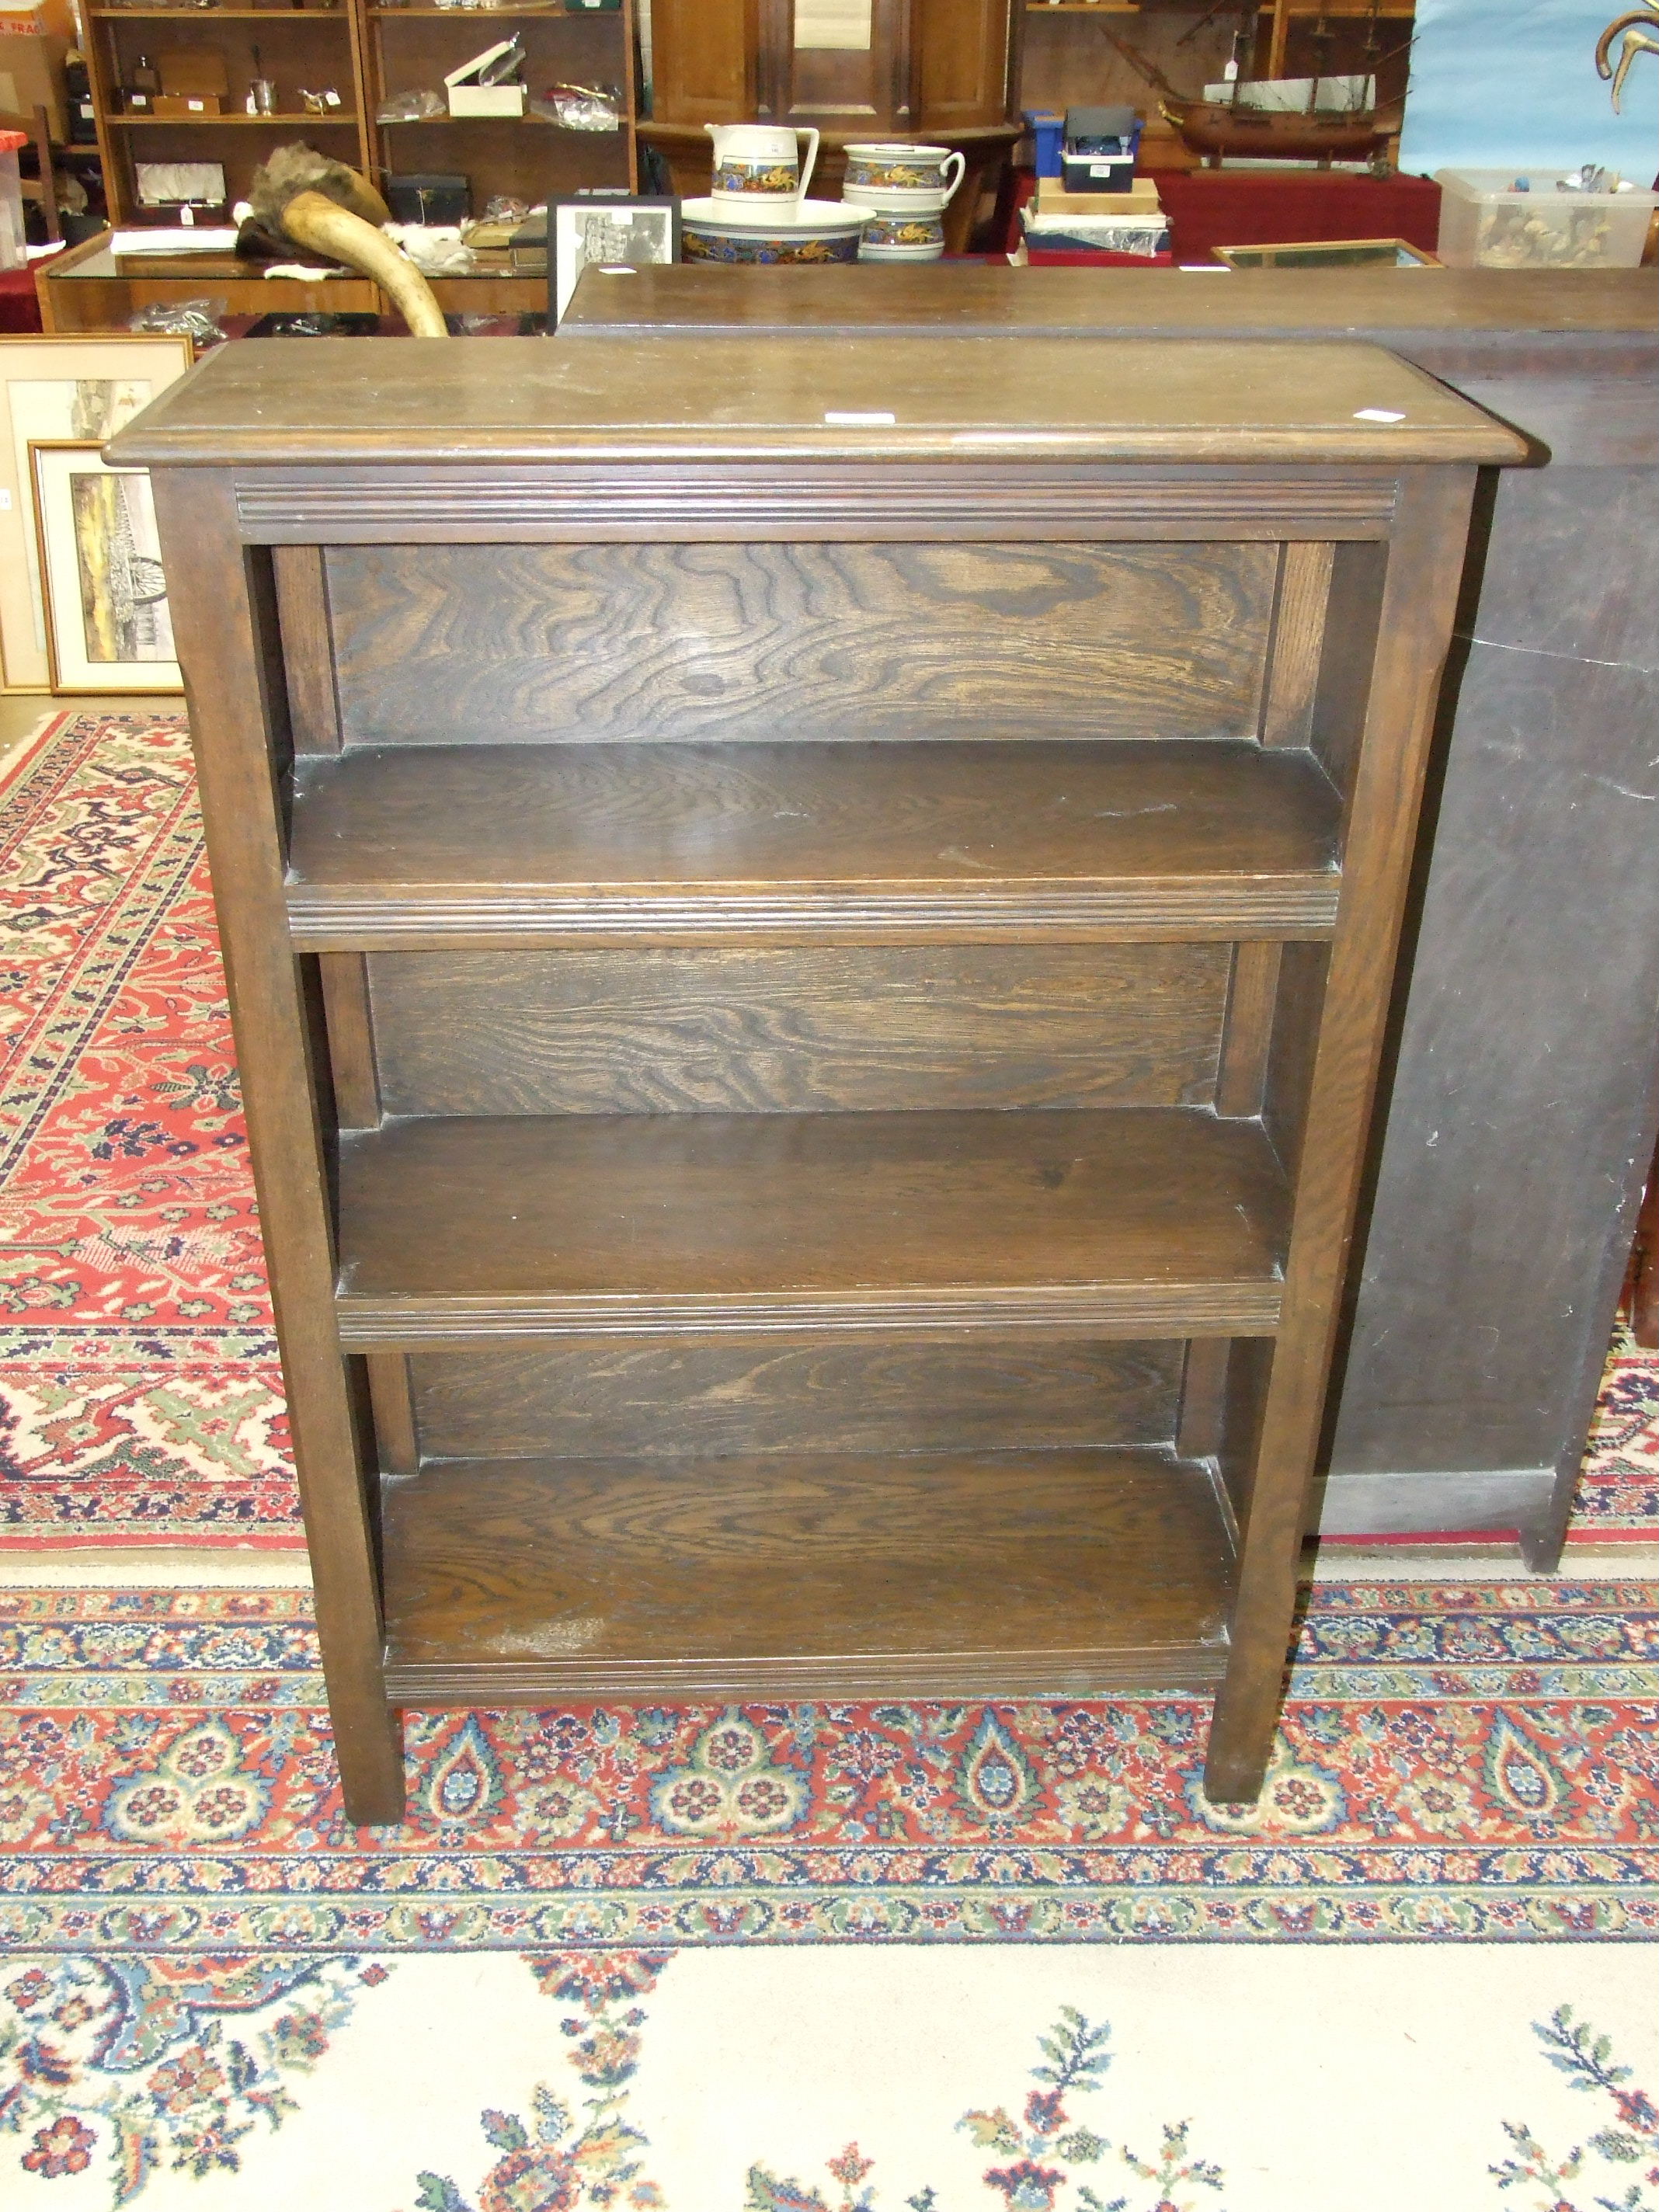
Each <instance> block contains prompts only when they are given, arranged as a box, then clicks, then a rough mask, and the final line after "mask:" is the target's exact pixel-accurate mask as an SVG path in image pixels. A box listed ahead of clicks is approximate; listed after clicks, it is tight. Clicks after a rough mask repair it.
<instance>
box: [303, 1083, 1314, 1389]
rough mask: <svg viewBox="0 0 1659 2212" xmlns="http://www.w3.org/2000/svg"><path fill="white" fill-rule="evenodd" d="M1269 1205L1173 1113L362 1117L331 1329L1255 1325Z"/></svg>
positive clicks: (404, 1332)
mask: <svg viewBox="0 0 1659 2212" xmlns="http://www.w3.org/2000/svg"><path fill="white" fill-rule="evenodd" d="M1288 1212H1289V1206H1288V1194H1287V1193H1286V1191H1285V1179H1284V1173H1283V1170H1282V1169H1281V1168H1280V1166H1279V1163H1278V1161H1277V1159H1276V1158H1274V1156H1273V1149H1272V1146H1270V1145H1269V1143H1268V1142H1267V1138H1266V1137H1265V1135H1264V1134H1263V1133H1262V1132H1261V1129H1260V1128H1259V1127H1258V1126H1257V1125H1256V1124H1255V1122H1253V1121H1224V1120H1220V1119H1218V1118H1217V1117H1216V1116H1215V1115H1212V1114H1207V1113H1203V1112H1200V1111H1197V1110H1194V1109H1127V1108H1126V1109H1120V1110H1119V1111H1117V1112H1115V1113H1096V1112H1087V1113H1065V1112H1048V1113H1042V1114H1010V1113H982V1114H973V1113H950V1114H937V1113H927V1112H922V1111H914V1110H913V1111H910V1112H902V1113H893V1114H883V1113H862V1114H858V1113H854V1114H789V1115H785V1114H766V1113H762V1114H739V1115H724V1114H641V1115H607V1114H567V1115H501V1116H492V1117H489V1118H488V1119H482V1120H473V1119H465V1118H462V1117H459V1116H456V1117H449V1116H445V1117H442V1118H436V1117H431V1118H423V1119H421V1120H412V1121H388V1122H386V1124H384V1125H383V1126H382V1127H380V1128H379V1129H377V1130H374V1131H365V1132H358V1133H352V1134H349V1135H348V1136H347V1137H346V1138H345V1139H344V1140H343V1146H342V1151H341V1160H340V1293H339V1322H340V1334H341V1340H342V1342H343V1343H345V1344H348V1345H350V1346H354V1347H357V1348H361V1349H364V1350H370V1349H373V1350H377V1351H379V1350H397V1349H401V1348H404V1347H406V1346H410V1345H414V1344H420V1343H433V1342H444V1343H455V1342H460V1341H463V1340H467V1339H470V1338H474V1337H484V1336H496V1335H506V1336H530V1335H556V1334H576V1333H580V1332H605V1333H612V1334H639V1335H645V1334H660V1333H662V1332H664V1331H673V1330H679V1329H684V1330H699V1331H701V1330H708V1331H714V1330H721V1331H755V1330H763V1329H764V1330H775V1329H782V1328H822V1329H908V1330H912V1331H914V1330H917V1329H923V1328H951V1329H957V1328H977V1329H981V1330H987V1329H989V1330H998V1329H1001V1330H1008V1331H1012V1330H1024V1329H1039V1330H1048V1331H1052V1332H1059V1333H1064V1332H1069V1333H1071V1334H1074V1335H1075V1334H1083V1335H1102V1334H1103V1335H1115V1336H1134V1337H1142V1336H1160V1335H1161V1336H1182V1337H1185V1336H1192V1335H1195V1334H1200V1332H1202V1331H1204V1330H1206V1329H1207V1330H1212V1331H1213V1332H1215V1333H1216V1334H1225V1335H1234V1334H1240V1335H1245V1334H1265V1333H1267V1332H1270V1331H1271V1330H1272V1329H1273V1328H1274V1326H1275V1324H1276V1323H1277V1322H1278V1319H1279V1295H1280V1291H1281V1287H1282V1281H1281V1262H1282V1260H1283V1256H1284V1250H1285V1222H1286V1219H1287V1217H1288Z"/></svg>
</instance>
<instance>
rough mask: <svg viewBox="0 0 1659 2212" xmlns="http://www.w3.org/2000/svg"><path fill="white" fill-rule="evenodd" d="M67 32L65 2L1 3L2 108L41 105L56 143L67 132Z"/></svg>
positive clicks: (22, 110) (22, 111)
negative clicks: (26, 5)
mask: <svg viewBox="0 0 1659 2212" xmlns="http://www.w3.org/2000/svg"><path fill="white" fill-rule="evenodd" d="M71 37H72V28H71V26H70V18H69V9H68V7H67V5H66V4H64V5H62V6H60V5H58V4H57V0H52V4H47V5H43V6H41V7H39V8H5V7H0V110H3V112H5V113H6V114H8V115H33V112H34V111H35V109H36V108H37V107H44V108H45V109H46V113H47V116H48V117H49V118H50V119H51V125H52V138H53V141H54V143H57V144H58V145H62V144H64V143H65V142H66V141H67V139H68V137H69V106H68V102H67V100H66V98H65V95H64V55H65V54H66V53H67V52H69V49H70V40H71Z"/></svg>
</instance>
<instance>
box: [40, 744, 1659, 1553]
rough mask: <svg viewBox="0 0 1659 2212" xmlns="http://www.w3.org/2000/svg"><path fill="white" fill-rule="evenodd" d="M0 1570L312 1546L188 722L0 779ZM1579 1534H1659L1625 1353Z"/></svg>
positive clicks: (1652, 1416)
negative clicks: (123, 1551) (6, 1557)
mask: <svg viewBox="0 0 1659 2212" xmlns="http://www.w3.org/2000/svg"><path fill="white" fill-rule="evenodd" d="M0 943H3V947H4V951H3V955H0V960H3V983H4V989H3V993H0V1001H3V1014H0V1022H3V1025H4V1026H3V1031H0V1550H6V1549H9V1550H13V1551H18V1550H27V1549H30V1548H34V1547H52V1548H53V1549H56V1548H58V1547H62V1546H64V1545H65V1544H76V1543H81V1544H90V1545H98V1546H100V1547H106V1546H110V1545H124V1546H131V1547H143V1546H145V1545H149V1544H165V1545H170V1546H177V1545H180V1544H188V1545H191V1546H196V1547H199V1546H204V1545H205V1546H224V1547H246V1546H255V1547H270V1548H283V1547H287V1548H298V1547H301V1541H302V1539H301V1532H300V1522H299V1506H298V1500H297V1498H296V1496H295V1487H294V1480H293V1474H292V1468H291V1464H290V1462H289V1456H288V1449H287V1426H286V1416H285V1410H284V1407H283V1394H282V1377H281V1372H280V1370H279V1368H278V1366H277V1364H276V1339H275V1336H274V1334H273V1332H272V1325H271V1316H270V1298H269V1293H268V1291H267V1288H266V1284H265V1276H264V1257H263V1253H262V1250H261V1247H260V1243H259V1234H258V1223H257V1220H256V1218H255V1208H254V1200H253V1188H252V1179H251V1177H250V1176H249V1173H248V1167H247V1158H246V1136H245V1133H244V1130H243V1126H242V1121H241V1115H240V1093H239V1091H238V1087H237V1079H236V1062H235V1055H234V1050H233V1048H232V1044H231V1037H230V1024H229V1018H228V1012H227V1009H226V1006H225V997H224V975H223V970H222V967H221V965H220V959H219V951H218V936H217V932H216V928H215V925H214V918H213V904H212V897H211V893H210V889H209V884H208V875H207V866H206V861H205V860H204V854H203V848H202V830H201V821H200V817H199V815H198V813H197V807H196V800H195V784H194V777H193V774H192V770H191V757H190V742H189V738H188V736H187V734H186V732H185V724H184V720H183V719H182V717H181V716H179V715H178V714H154V715H144V716H135V715H118V714H64V715H61V716H59V717H58V718H57V720H55V721H53V722H52V723H50V724H48V725H47V726H46V727H45V728H44V729H43V731H42V732H41V733H40V735H39V736H38V737H37V738H36V739H35V740H34V742H33V744H32V745H31V746H30V747H28V748H27V749H26V750H25V752H24V753H23V754H22V755H21V757H19V759H18V760H17V761H16V762H15V764H14V766H13V767H12V769H11V772H10V775H9V780H8V781H6V782H5V783H4V784H3V785H0ZM1574 1533H1575V1537H1576V1539H1577V1541H1588V1542H1594V1543H1596V1544H1599V1545H1606V1544H1608V1543H1620V1542H1638V1543H1639V1542H1642V1541H1649V1542H1650V1541H1652V1540H1653V1539H1654V1537H1655V1535H1656V1534H1659V1357H1655V1356H1654V1355H1652V1354H1640V1353H1637V1352H1635V1351H1634V1348H1633V1347H1632V1346H1628V1345H1626V1346H1619V1347H1615V1351H1614V1354H1613V1359H1612V1361H1611V1362H1610V1364H1609V1368H1608V1373H1607V1383H1606V1386H1605V1388H1604V1391H1603V1397H1602V1406H1601V1415H1600V1419H1599V1422H1598V1428H1597V1434H1596V1437H1595V1442H1594V1445H1593V1449H1592V1451H1591V1453H1590V1455H1589V1460H1588V1462H1587V1463H1586V1467H1585V1470H1584V1474H1583V1482H1582V1485H1581V1490H1580V1497H1579V1502H1578V1508H1577V1518H1576V1521H1575V1528H1574Z"/></svg>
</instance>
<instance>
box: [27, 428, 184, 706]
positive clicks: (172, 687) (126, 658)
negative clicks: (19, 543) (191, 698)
mask: <svg viewBox="0 0 1659 2212" xmlns="http://www.w3.org/2000/svg"><path fill="white" fill-rule="evenodd" d="M29 474H30V477H31V479H32V482H33V488H34V516H35V526H36V530H37V532H38V539H37V546H38V554H39V561H40V588H41V595H42V599H43V601H44V604H45V607H46V659H47V665H48V668H49V670H50V673H51V679H52V691H53V692H54V694H56V695H57V696H59V697H96V696H99V695H100V694H104V693H108V692H112V691H144V692H151V691H154V692H177V691H180V690H183V688H184V681H183V678H182V677H181V676H180V675H179V663H178V660H177V659H176V657H175V655H174V653H173V617H172V614H171V611H170V610H169V608H168V605H167V578H166V576H165V575H164V574H163V573H162V569H161V540H160V538H159V537H158V536H157V533H156V528H155V506H154V503H153V501H152V498H151V495H150V488H149V471H148V470H145V469H114V468H111V467H110V466H109V465H107V464H106V461H105V459H104V458H103V444H102V441H101V440H99V439H96V438H72V439H53V440H36V439H31V440H30V441H29Z"/></svg>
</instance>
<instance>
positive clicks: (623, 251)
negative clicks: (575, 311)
mask: <svg viewBox="0 0 1659 2212" xmlns="http://www.w3.org/2000/svg"><path fill="white" fill-rule="evenodd" d="M547 244H548V258H547V283H548V319H549V320H550V322H552V323H559V322H562V320H563V319H564V311H565V309H566V308H567V307H568V306H569V304H570V295H571V294H572V293H573V292H574V290H575V289H576V279H577V278H578V277H579V276H580V275H581V273H582V271H583V270H584V269H586V268H587V267H589V266H590V265H592V266H594V267H597V268H601V269H605V268H609V269H648V268H651V267H653V266H655V265H656V264H659V263H663V262H672V261H678V259H679V258H680V204H679V202H678V200H677V199H671V198H629V199H623V198H617V199H580V200H556V201H555V202H554V204H553V205H552V206H551V207H550V209H549V210H548V229H547Z"/></svg>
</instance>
